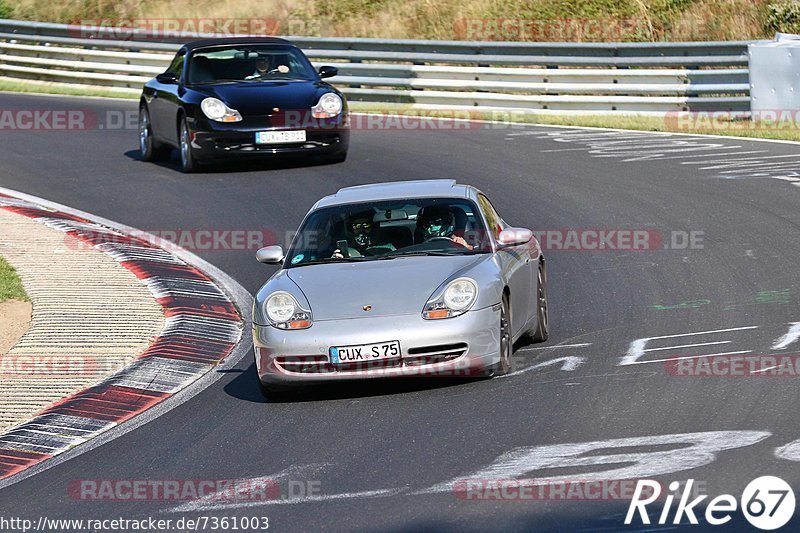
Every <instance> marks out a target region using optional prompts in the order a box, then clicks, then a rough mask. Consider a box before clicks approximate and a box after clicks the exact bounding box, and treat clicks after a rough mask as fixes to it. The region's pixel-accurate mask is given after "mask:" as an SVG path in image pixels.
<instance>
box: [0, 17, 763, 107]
mask: <svg viewBox="0 0 800 533" xmlns="http://www.w3.org/2000/svg"><path fill="white" fill-rule="evenodd" d="M108 34H109V32H108V29H103V28H94V29H93V28H87V27H79V26H68V25H63V24H50V23H41V22H26V21H12V20H0V76H6V77H13V78H22V79H34V80H42V81H46V82H55V83H69V84H81V85H92V86H103V87H108V88H112V89H113V90H118V91H121V92H127V93H131V94H133V93H136V92H138V90H139V89H140V87H141V85H142V84H143V83H144V82H145V81H147V80H148V79H149V78H151V77H152V76H154V75H155V74H158V73H159V72H162V71H163V70H164V68H165V67H166V65H167V64H168V63H169V61H170V59H171V54H172V53H174V51H175V50H176V49H177V48H178V46H179V43H182V42H187V41H190V40H192V39H194V38H201V37H208V36H210V35H202V34H193V35H192V34H181V35H180V37H167V36H153V35H150V34H138V35H136V34H134V35H132V36H135V37H136V40H132V39H127V38H126V39H123V40H121V39H107V38H99V37H103V36H108ZM95 36H97V37H98V38H88V37H95ZM126 37H127V36H126ZM289 39H290V40H292V41H294V42H295V43H297V44H298V45H299V46H301V47H302V48H303V50H304V51H305V52H306V54H307V55H308V56H309V57H310V58H311V59H312V61H313V62H314V63H315V64H317V65H319V64H322V63H325V64H333V65H335V66H337V67H338V68H339V73H340V75H339V76H337V77H336V78H333V79H332V82H333V83H334V84H336V85H337V86H339V87H340V88H341V90H342V91H343V92H345V93H346V94H347V95H348V98H349V99H350V100H352V101H367V102H375V103H398V104H411V105H415V106H417V107H431V108H447V109H464V108H469V109H477V110H481V109H492V110H495V109H502V110H509V109H513V110H525V111H542V110H547V111H556V112H558V111H568V112H581V111H585V112H608V111H626V112H637V113H664V112H669V111H698V110H713V111H716V110H731V111H746V110H748V109H749V106H750V98H749V90H750V85H749V80H748V69H747V65H748V55H747V45H748V44H749V43H748V42H711V43H516V42H513V43H509V42H502V43H501V42H471V41H422V40H380V39H355V38H354V39H337V38H320V37H289ZM331 60H334V61H331Z"/></svg>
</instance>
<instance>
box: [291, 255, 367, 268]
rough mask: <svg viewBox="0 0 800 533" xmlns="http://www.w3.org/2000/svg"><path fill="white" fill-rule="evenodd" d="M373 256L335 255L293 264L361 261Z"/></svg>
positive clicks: (297, 265)
mask: <svg viewBox="0 0 800 533" xmlns="http://www.w3.org/2000/svg"><path fill="white" fill-rule="evenodd" d="M372 259H374V258H373V257H342V258H341V259H337V258H335V257H323V258H320V259H312V260H310V261H303V262H300V263H297V264H295V265H292V266H293V267H299V266H306V265H323V264H325V263H358V262H360V261H371V260H372Z"/></svg>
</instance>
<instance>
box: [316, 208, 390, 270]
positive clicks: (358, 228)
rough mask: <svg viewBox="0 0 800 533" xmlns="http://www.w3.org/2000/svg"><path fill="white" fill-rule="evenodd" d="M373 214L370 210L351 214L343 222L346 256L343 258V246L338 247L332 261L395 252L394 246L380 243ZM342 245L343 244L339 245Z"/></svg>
mask: <svg viewBox="0 0 800 533" xmlns="http://www.w3.org/2000/svg"><path fill="white" fill-rule="evenodd" d="M374 216H375V213H374V212H373V211H372V210H371V209H370V210H367V211H361V212H358V213H351V214H350V215H349V216H348V217H347V220H346V221H345V231H346V232H348V235H347V239H346V241H347V248H348V254H347V255H346V256H345V254H344V250H342V248H344V246H338V245H339V244H340V243H341V241H340V243H337V248H336V250H335V251H334V252H333V255H332V256H331V257H332V258H334V259H343V258H345V257H363V256H365V255H380V254H381V253H385V252H392V251H394V250H395V247H394V245H392V244H391V243H389V242H386V243H384V242H381V241H382V239H381V238H380V234H379V232H378V228H377V227H376V226H375V223H374V222H373V218H374ZM341 244H344V243H341Z"/></svg>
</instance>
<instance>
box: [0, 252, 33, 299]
mask: <svg viewBox="0 0 800 533" xmlns="http://www.w3.org/2000/svg"><path fill="white" fill-rule="evenodd" d="M6 300H23V301H28V295H27V294H25V289H24V288H23V287H22V282H21V281H20V279H19V276H18V275H17V271H16V270H14V268H13V267H12V266H11V265H9V264H8V262H7V261H6V260H5V259H3V258H2V257H0V302H5V301H6Z"/></svg>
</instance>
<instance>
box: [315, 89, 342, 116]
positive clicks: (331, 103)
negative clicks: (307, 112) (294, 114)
mask: <svg viewBox="0 0 800 533" xmlns="http://www.w3.org/2000/svg"><path fill="white" fill-rule="evenodd" d="M343 106H344V104H343V102H342V98H341V97H340V96H339V95H338V94H336V93H325V94H323V95H322V96H320V97H319V102H317V105H315V106H314V107H312V108H311V114H312V116H313V117H314V118H333V117H335V116H338V115H339V113H341V112H342V107H343Z"/></svg>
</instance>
